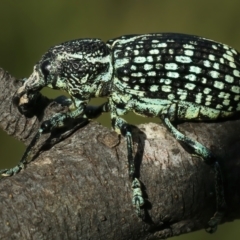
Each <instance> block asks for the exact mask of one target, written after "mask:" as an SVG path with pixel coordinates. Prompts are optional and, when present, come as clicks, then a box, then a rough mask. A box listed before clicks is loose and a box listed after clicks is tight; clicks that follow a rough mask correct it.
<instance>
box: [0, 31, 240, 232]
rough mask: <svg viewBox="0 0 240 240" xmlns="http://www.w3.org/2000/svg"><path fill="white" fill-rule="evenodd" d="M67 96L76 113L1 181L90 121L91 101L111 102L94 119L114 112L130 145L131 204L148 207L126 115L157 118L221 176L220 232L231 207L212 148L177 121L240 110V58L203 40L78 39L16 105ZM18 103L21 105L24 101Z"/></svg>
mask: <svg viewBox="0 0 240 240" xmlns="http://www.w3.org/2000/svg"><path fill="white" fill-rule="evenodd" d="M46 86H47V87H50V88H54V89H62V90H65V91H66V92H68V93H69V95H70V96H71V101H72V104H71V106H70V107H69V108H70V109H71V111H69V112H67V113H62V114H57V115H54V116H53V117H52V118H51V119H49V120H48V121H45V122H43V124H42V125H41V128H40V129H39V132H38V133H37V135H36V137H35V138H34V139H33V141H32V143H31V144H30V146H29V147H28V148H27V150H26V152H25V154H24V156H23V158H22V160H21V162H20V163H19V165H17V166H16V167H14V168H12V169H6V170H2V171H1V172H0V173H1V174H2V175H5V176H6V175H12V174H15V173H17V172H19V171H20V170H21V169H22V168H23V167H24V165H25V164H26V163H27V160H26V158H27V156H28V154H29V152H30V150H31V147H32V146H33V145H34V144H35V142H36V140H37V139H38V138H39V137H40V135H41V134H42V133H48V132H51V131H52V129H53V128H59V127H62V126H63V125H64V123H65V121H66V120H67V119H69V118H70V119H75V118H79V117H83V118H87V117H89V114H87V112H88V106H87V104H88V102H89V100H90V99H91V98H95V97H107V101H106V103H104V104H102V105H101V106H99V107H97V108H94V111H92V112H91V117H95V116H98V115H99V113H101V112H110V114H111V122H112V127H113V129H114V130H115V131H116V132H118V133H119V134H122V135H123V136H124V137H125V138H126V141H127V151H128V154H127V155H128V163H129V175H130V178H131V181H132V190H133V198H132V202H133V205H134V206H135V207H136V211H137V213H138V214H139V215H140V213H141V208H142V206H143V205H144V199H143V196H142V191H141V184H140V182H139V180H138V178H137V177H136V173H135V166H134V161H133V149H132V135H131V126H130V125H129V124H128V123H127V122H126V121H125V120H123V119H122V118H121V117H120V116H121V115H124V114H126V113H127V112H128V111H133V112H135V113H137V114H140V115H143V116H145V117H159V118H160V119H161V121H162V122H163V124H164V125H165V126H166V128H167V129H168V130H169V131H170V132H171V133H172V134H173V136H174V137H175V138H176V139H177V140H178V141H180V142H181V143H184V144H185V145H187V146H188V147H189V148H190V149H191V150H192V152H193V153H194V154H197V155H198V156H200V157H201V158H202V159H203V161H205V162H206V163H207V164H209V165H210V166H211V167H212V168H213V169H214V173H215V185H216V201H217V204H216V205H217V210H216V213H215V214H214V216H213V217H212V218H211V219H210V221H209V222H208V227H209V228H208V231H209V232H214V231H215V230H216V228H217V225H218V223H219V222H220V221H221V219H222V216H223V214H224V207H225V200H224V190H223V186H222V176H221V171H220V167H219V164H218V162H217V161H216V159H215V158H214V156H213V155H212V153H211V152H210V150H209V149H207V148H206V147H204V146H203V145H202V144H200V143H199V142H197V141H193V140H191V139H189V138H188V137H187V136H185V135H183V134H182V133H180V132H179V131H178V130H177V129H176V128H175V127H174V126H173V125H172V122H177V121H178V120H181V121H188V120H199V121H202V120H217V119H220V118H227V117H230V116H232V115H234V114H235V113H237V112H239V111H240V101H239V97H240V90H239V89H240V54H239V53H238V52H237V51H236V50H234V49H233V48H231V47H229V46H227V45H224V44H221V43H218V42H215V41H212V40H208V39H205V38H201V37H197V36H191V35H184V34H176V33H163V34H145V35H129V36H122V37H119V38H116V39H112V40H109V41H108V42H106V43H104V42H103V41H101V40H100V39H78V40H72V41H68V42H65V43H62V44H60V45H57V46H54V47H52V48H50V49H49V50H48V52H47V53H46V54H44V55H43V57H42V58H41V60H40V61H39V62H38V63H37V64H36V65H35V66H34V70H33V73H32V75H31V76H30V77H29V78H28V79H26V80H25V81H24V84H23V86H22V87H20V88H19V89H18V91H17V93H16V95H15V102H18V104H19V105H20V104H21V101H20V99H21V98H22V97H23V96H24V95H25V96H30V95H34V93H37V92H39V91H40V90H41V89H42V88H43V87H46ZM19 101H20V102H19Z"/></svg>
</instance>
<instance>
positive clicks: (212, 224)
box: [160, 114, 226, 233]
mask: <svg viewBox="0 0 240 240" xmlns="http://www.w3.org/2000/svg"><path fill="white" fill-rule="evenodd" d="M160 119H161V120H162V122H163V123H164V124H165V126H166V127H167V129H168V130H169V131H170V132H171V133H172V134H173V136H174V137H175V138H176V139H177V140H178V141H180V142H182V143H184V145H187V146H188V147H190V148H191V149H192V151H193V152H194V154H196V155H198V156H200V157H201V158H202V159H203V160H204V162H205V163H207V164H208V165H210V166H211V167H212V168H213V169H214V174H215V191H216V202H217V209H216V213H215V214H214V216H213V217H212V218H211V219H210V220H209V222H208V227H207V228H206V231H207V232H209V233H214V232H215V231H216V230H217V226H218V224H219V223H220V222H221V220H222V217H223V215H224V213H225V206H226V203H225V196H224V187H223V179H222V174H221V169H220V166H219V164H218V162H217V160H216V159H215V157H214V156H213V154H212V153H211V152H210V150H209V149H207V148H206V147H204V146H203V145H202V144H200V143H199V142H197V141H193V140H192V139H190V138H188V137H187V136H185V135H183V134H182V133H181V132H179V131H178V130H177V129H176V128H175V127H174V126H173V125H172V124H171V121H170V119H169V117H168V116H167V114H166V115H162V116H160Z"/></svg>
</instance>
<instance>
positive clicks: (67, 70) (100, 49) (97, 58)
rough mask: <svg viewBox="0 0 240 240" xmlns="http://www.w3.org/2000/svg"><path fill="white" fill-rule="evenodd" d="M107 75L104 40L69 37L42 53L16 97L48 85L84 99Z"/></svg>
mask: <svg viewBox="0 0 240 240" xmlns="http://www.w3.org/2000/svg"><path fill="white" fill-rule="evenodd" d="M111 78H112V65H111V55H110V51H109V48H108V46H107V45H106V44H105V43H104V42H102V41H101V40H99V39H79V40H72V41H68V42H65V43H62V44H60V45H57V46H54V47H52V48H50V49H49V50H48V52H47V53H46V54H45V55H43V56H42V58H41V60H40V61H39V62H38V63H37V64H36V65H35V66H34V69H33V73H32V75H31V76H30V77H29V78H28V79H27V80H26V81H25V82H24V84H23V86H22V87H20V88H19V89H18V91H17V94H16V97H17V98H19V99H20V98H21V97H22V96H23V95H29V94H34V93H35V92H38V91H40V90H41V89H42V88H43V87H50V88H54V89H62V90H65V91H67V92H68V93H69V94H70V95H71V96H73V97H76V98H78V99H80V100H85V99H89V98H90V97H91V96H92V95H94V93H95V92H96V91H98V85H99V84H101V83H102V82H104V81H105V82H106V81H109V80H110V79H111Z"/></svg>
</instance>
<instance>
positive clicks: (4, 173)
mask: <svg viewBox="0 0 240 240" xmlns="http://www.w3.org/2000/svg"><path fill="white" fill-rule="evenodd" d="M41 135H42V129H41V128H40V129H39V130H38V132H37V134H36V135H35V136H34V138H33V139H32V141H31V143H30V144H29V145H28V147H27V149H26V150H25V152H24V154H23V156H22V159H21V160H20V162H19V164H17V165H16V166H15V167H13V168H9V169H2V170H0V176H2V177H9V176H12V175H15V174H17V173H18V172H20V171H21V170H22V169H23V168H24V167H25V165H26V164H28V161H27V158H28V156H29V154H30V153H31V151H32V148H33V147H34V146H35V144H36V143H37V141H38V140H39V138H40V137H41Z"/></svg>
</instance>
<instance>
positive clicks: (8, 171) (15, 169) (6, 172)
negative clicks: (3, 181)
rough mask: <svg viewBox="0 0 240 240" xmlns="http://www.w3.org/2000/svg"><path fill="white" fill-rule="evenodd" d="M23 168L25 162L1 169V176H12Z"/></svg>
mask: <svg viewBox="0 0 240 240" xmlns="http://www.w3.org/2000/svg"><path fill="white" fill-rule="evenodd" d="M23 168H24V164H23V163H19V164H18V165H17V166H15V167H13V168H9V169H3V170H0V176H2V177H10V176H12V175H15V174H17V173H19V172H20V171H21V170H22V169H23Z"/></svg>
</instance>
